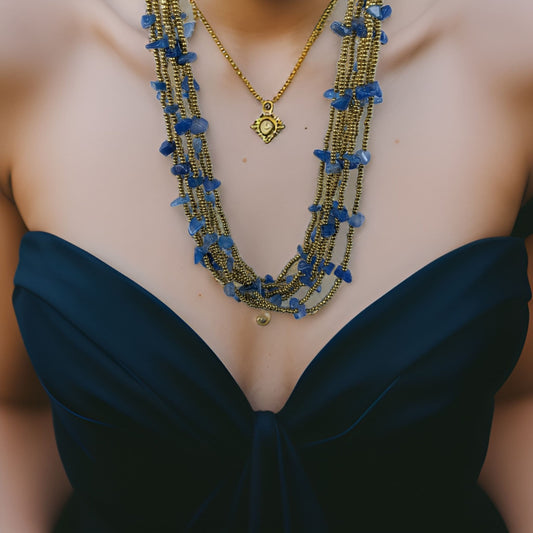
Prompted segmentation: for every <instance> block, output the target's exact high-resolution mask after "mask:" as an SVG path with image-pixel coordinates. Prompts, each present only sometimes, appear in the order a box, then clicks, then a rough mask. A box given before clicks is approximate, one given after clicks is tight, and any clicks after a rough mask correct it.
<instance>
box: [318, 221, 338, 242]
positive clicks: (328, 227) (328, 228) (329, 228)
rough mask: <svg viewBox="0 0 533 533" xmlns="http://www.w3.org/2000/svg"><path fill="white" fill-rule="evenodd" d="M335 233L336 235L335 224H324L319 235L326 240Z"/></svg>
mask: <svg viewBox="0 0 533 533" xmlns="http://www.w3.org/2000/svg"><path fill="white" fill-rule="evenodd" d="M335 233H336V229H335V224H324V225H323V226H322V227H321V228H320V234H321V235H322V237H324V238H325V239H328V238H329V237H332V236H333V235H335Z"/></svg>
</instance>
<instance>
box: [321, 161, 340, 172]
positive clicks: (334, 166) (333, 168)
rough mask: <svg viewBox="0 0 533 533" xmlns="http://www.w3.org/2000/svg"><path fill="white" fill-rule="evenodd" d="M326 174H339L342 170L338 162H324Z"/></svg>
mask: <svg viewBox="0 0 533 533" xmlns="http://www.w3.org/2000/svg"><path fill="white" fill-rule="evenodd" d="M325 170H326V174H330V175H335V174H340V173H341V171H342V167H341V166H340V165H339V163H337V162H335V163H330V162H329V161H328V162H327V163H326V168H325Z"/></svg>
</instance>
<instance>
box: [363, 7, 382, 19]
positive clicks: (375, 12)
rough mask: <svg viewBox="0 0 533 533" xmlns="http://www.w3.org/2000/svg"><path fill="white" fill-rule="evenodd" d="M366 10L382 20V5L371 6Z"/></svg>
mask: <svg viewBox="0 0 533 533" xmlns="http://www.w3.org/2000/svg"><path fill="white" fill-rule="evenodd" d="M366 12H367V13H368V14H369V15H372V16H373V17H374V18H375V19H378V20H382V16H381V7H380V6H370V7H367V8H366Z"/></svg>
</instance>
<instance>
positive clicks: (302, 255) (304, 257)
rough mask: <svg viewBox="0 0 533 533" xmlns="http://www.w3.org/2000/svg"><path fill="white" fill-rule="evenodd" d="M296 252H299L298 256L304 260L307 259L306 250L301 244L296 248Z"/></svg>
mask: <svg viewBox="0 0 533 533" xmlns="http://www.w3.org/2000/svg"><path fill="white" fill-rule="evenodd" d="M296 251H297V252H298V255H299V256H300V257H301V258H302V259H307V254H306V253H305V252H304V249H303V248H302V245H301V244H299V245H298V246H297V247H296Z"/></svg>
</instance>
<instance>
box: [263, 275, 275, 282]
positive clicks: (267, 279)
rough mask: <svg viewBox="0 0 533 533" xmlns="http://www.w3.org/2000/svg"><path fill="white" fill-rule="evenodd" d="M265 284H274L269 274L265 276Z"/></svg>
mask: <svg viewBox="0 0 533 533" xmlns="http://www.w3.org/2000/svg"><path fill="white" fill-rule="evenodd" d="M265 283H274V278H273V277H272V276H271V275H270V274H267V275H266V276H265Z"/></svg>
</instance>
